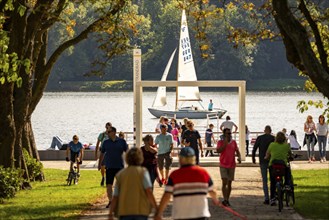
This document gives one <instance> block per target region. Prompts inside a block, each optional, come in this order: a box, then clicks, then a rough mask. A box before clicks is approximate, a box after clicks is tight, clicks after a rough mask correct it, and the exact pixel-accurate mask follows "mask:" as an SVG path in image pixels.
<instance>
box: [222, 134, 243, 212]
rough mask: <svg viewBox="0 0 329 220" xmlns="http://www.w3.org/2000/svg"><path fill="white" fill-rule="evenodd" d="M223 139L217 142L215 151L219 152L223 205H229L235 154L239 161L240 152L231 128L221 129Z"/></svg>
mask: <svg viewBox="0 0 329 220" xmlns="http://www.w3.org/2000/svg"><path fill="white" fill-rule="evenodd" d="M223 134H224V140H220V141H218V143H217V152H218V153H220V158H219V167H220V168H219V169H220V175H221V178H222V193H223V197H224V200H223V201H222V204H223V205H224V206H230V205H231V204H230V202H229V199H230V195H231V191H232V181H233V180H234V173H235V167H236V163H235V155H237V156H238V162H239V163H241V154H240V151H239V148H238V145H237V143H236V142H235V140H233V139H232V133H231V130H230V129H228V128H225V129H224V131H223Z"/></svg>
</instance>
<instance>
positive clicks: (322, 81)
mask: <svg viewBox="0 0 329 220" xmlns="http://www.w3.org/2000/svg"><path fill="white" fill-rule="evenodd" d="M302 1H303V0H302ZM272 4H273V9H274V12H273V16H274V18H275V21H276V23H277V25H278V27H279V29H280V32H281V34H282V37H283V42H284V44H285V47H286V51H287V57H288V61H290V62H291V61H293V62H292V64H294V65H295V66H296V67H297V68H298V67H299V66H301V65H302V66H303V68H304V69H305V73H306V74H307V75H308V76H309V77H310V79H311V80H312V82H313V83H314V84H315V85H316V87H317V88H318V90H319V91H320V92H321V93H322V94H323V95H324V96H326V97H327V98H329V86H328V85H329V73H328V72H327V71H326V69H327V67H326V66H323V65H322V64H321V62H320V61H319V59H318V58H317V56H316V54H315V53H314V51H313V50H312V47H311V44H310V41H309V36H308V34H307V32H306V30H305V28H304V27H303V26H302V25H301V23H300V22H299V21H298V20H297V19H296V18H295V16H294V15H293V13H292V11H291V10H290V8H289V5H288V0H273V1H272ZM292 57H293V58H292Z"/></svg>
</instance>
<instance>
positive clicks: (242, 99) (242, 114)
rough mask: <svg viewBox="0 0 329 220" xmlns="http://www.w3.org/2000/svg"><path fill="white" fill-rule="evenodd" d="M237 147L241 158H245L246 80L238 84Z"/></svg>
mask: <svg viewBox="0 0 329 220" xmlns="http://www.w3.org/2000/svg"><path fill="white" fill-rule="evenodd" d="M239 148H240V153H241V159H242V160H243V161H245V160H246V82H245V81H242V82H241V85H240V86H239Z"/></svg>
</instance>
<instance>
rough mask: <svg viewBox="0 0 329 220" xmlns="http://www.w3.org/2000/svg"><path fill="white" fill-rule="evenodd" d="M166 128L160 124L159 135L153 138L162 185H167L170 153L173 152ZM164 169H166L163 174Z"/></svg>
mask: <svg viewBox="0 0 329 220" xmlns="http://www.w3.org/2000/svg"><path fill="white" fill-rule="evenodd" d="M167 128H168V127H167V125H165V124H162V125H161V126H160V129H161V133H160V134H158V135H157V136H156V137H155V145H156V146H157V145H158V167H159V172H160V175H161V181H162V183H163V184H166V183H167V180H168V176H169V170H170V168H171V165H172V157H171V151H172V150H173V138H172V135H171V134H170V133H168V132H167ZM164 167H165V168H166V171H165V174H164V173H163V168H164Z"/></svg>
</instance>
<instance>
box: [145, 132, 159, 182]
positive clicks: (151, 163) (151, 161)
mask: <svg viewBox="0 0 329 220" xmlns="http://www.w3.org/2000/svg"><path fill="white" fill-rule="evenodd" d="M143 142H144V146H142V147H141V150H142V152H143V158H144V161H143V163H142V166H143V167H145V168H146V169H147V170H148V172H149V174H150V178H151V183H152V189H153V186H154V181H155V180H156V179H157V178H158V159H157V154H158V149H157V147H156V146H154V140H153V137H152V135H150V134H148V135H146V136H145V137H144V138H143ZM160 185H161V186H162V182H161V184H160Z"/></svg>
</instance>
